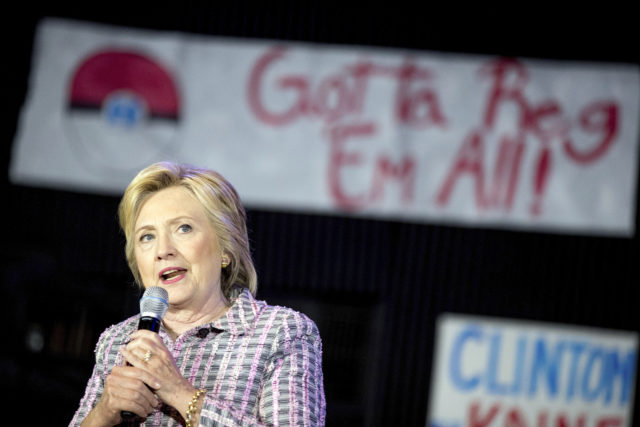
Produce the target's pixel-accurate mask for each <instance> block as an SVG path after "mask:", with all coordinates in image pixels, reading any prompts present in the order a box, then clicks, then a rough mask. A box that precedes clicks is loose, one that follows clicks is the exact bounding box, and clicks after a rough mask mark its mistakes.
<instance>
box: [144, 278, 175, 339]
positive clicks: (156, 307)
mask: <svg viewBox="0 0 640 427" xmlns="http://www.w3.org/2000/svg"><path fill="white" fill-rule="evenodd" d="M168 309H169V294H168V293H167V291H166V290H165V289H163V288H161V287H160V286H150V287H148V288H147V290H146V291H144V295H142V298H140V322H139V323H138V329H146V330H149V331H152V332H158V331H159V330H160V322H161V321H162V317H163V316H164V314H165V313H166V312H167V310H168Z"/></svg>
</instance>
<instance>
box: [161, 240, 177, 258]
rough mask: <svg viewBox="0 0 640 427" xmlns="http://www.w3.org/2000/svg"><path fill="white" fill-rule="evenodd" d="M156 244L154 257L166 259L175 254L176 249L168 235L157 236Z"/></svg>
mask: <svg viewBox="0 0 640 427" xmlns="http://www.w3.org/2000/svg"><path fill="white" fill-rule="evenodd" d="M157 242H158V245H157V246H156V257H157V258H158V259H167V258H171V257H173V256H175V254H176V250H175V247H174V245H173V241H172V240H171V237H169V236H166V235H165V236H158V240H157Z"/></svg>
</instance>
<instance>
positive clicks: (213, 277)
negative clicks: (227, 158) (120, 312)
mask: <svg viewBox="0 0 640 427" xmlns="http://www.w3.org/2000/svg"><path fill="white" fill-rule="evenodd" d="M118 213H119V218H120V225H121V227H122V229H123V231H124V233H125V236H126V256H127V261H128V263H129V267H130V268H131V271H132V273H133V276H134V278H135V279H136V281H137V283H138V284H139V285H140V286H141V287H142V288H149V287H152V286H158V287H161V288H163V289H165V290H166V291H167V293H168V303H169V308H168V310H167V312H166V314H165V315H164V317H163V318H162V323H161V325H160V328H159V331H158V332H157V333H156V332H152V331H149V330H143V329H140V330H139V329H138V322H139V320H140V315H136V316H133V317H131V318H129V319H127V320H124V321H123V322H121V323H118V324H116V325H114V326H111V327H109V328H108V329H107V330H105V331H104V332H103V333H102V335H101V336H100V339H99V340H98V344H97V346H96V351H95V356H96V363H95V366H94V369H93V373H92V375H91V378H90V379H89V382H88V384H87V387H86V390H85V394H84V396H83V398H82V400H81V401H80V407H79V408H78V410H77V411H76V413H75V416H74V417H73V419H72V421H71V425H74V426H75V425H82V426H112V425H117V424H124V425H139V424H142V425H148V426H165V425H167V426H168V425H187V426H194V427H195V426H198V425H201V426H214V425H224V426H235V425H243V426H244V425H247V426H248V425H251V426H253V425H309V426H315V425H324V420H325V398H324V386H323V375H322V360H321V359H322V343H321V340H320V336H319V333H318V330H317V328H316V325H315V324H314V323H313V321H311V320H310V319H309V318H308V317H306V316H305V315H304V314H301V313H298V312H296V311H294V310H291V309H288V308H284V307H275V306H269V305H267V304H266V303H265V302H264V301H258V300H256V299H255V298H254V296H255V293H256V289H257V276H256V272H255V268H254V266H253V262H252V259H251V253H250V248H249V239H248V234H247V227H246V214H245V210H244V208H243V206H242V204H241V202H240V199H239V197H238V194H237V193H236V191H235V189H234V188H233V187H232V186H231V184H230V183H229V182H227V181H226V180H225V179H224V178H223V177H222V176H221V175H219V174H218V173H216V172H213V171H210V170H207V169H200V168H195V167H191V166H184V165H176V164H173V163H168V162H163V163H157V164H153V165H151V166H149V167H147V168H146V169H144V170H142V171H141V172H140V173H139V174H138V175H137V176H136V177H135V178H134V179H133V181H132V182H131V183H130V184H129V186H128V187H127V189H126V191H125V193H124V196H123V198H122V200H121V202H120V207H119V212H118ZM127 412H128V413H132V414H135V417H134V418H128V417H125V418H123V413H127Z"/></svg>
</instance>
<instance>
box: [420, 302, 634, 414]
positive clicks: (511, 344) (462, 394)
mask: <svg viewBox="0 0 640 427" xmlns="http://www.w3.org/2000/svg"><path fill="white" fill-rule="evenodd" d="M436 341H437V342H436V352H435V357H434V364H433V375H432V379H431V393H430V396H431V399H430V403H429V413H428V414H427V418H428V419H427V426H428V427H463V426H470V427H471V426H473V427H497V426H536V427H551V426H566V427H627V426H628V427H631V422H632V415H633V402H634V390H635V370H636V363H637V357H638V335H637V334H636V333H631V332H622V331H610V330H601V329H592V328H584V327H572V326H566V325H556V324H544V323H536V322H522V321H513V320H507V319H504V320H500V319H495V318H483V317H474V316H461V315H453V314H446V315H443V316H441V318H440V319H439V320H438V326H437V340H436Z"/></svg>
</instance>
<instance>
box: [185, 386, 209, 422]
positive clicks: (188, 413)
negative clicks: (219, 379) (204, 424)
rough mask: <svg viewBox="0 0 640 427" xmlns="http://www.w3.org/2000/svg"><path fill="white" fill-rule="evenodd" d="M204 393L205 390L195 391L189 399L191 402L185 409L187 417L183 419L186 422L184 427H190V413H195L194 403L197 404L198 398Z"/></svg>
mask: <svg viewBox="0 0 640 427" xmlns="http://www.w3.org/2000/svg"><path fill="white" fill-rule="evenodd" d="M206 392H207V390H205V389H203V388H201V389H200V390H198V391H196V394H194V395H193V398H192V399H191V402H189V406H188V407H187V417H186V419H185V421H186V422H187V423H186V427H191V413H192V412H193V411H195V409H196V403H198V398H199V397H200V395H201V394H203V393H206Z"/></svg>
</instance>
